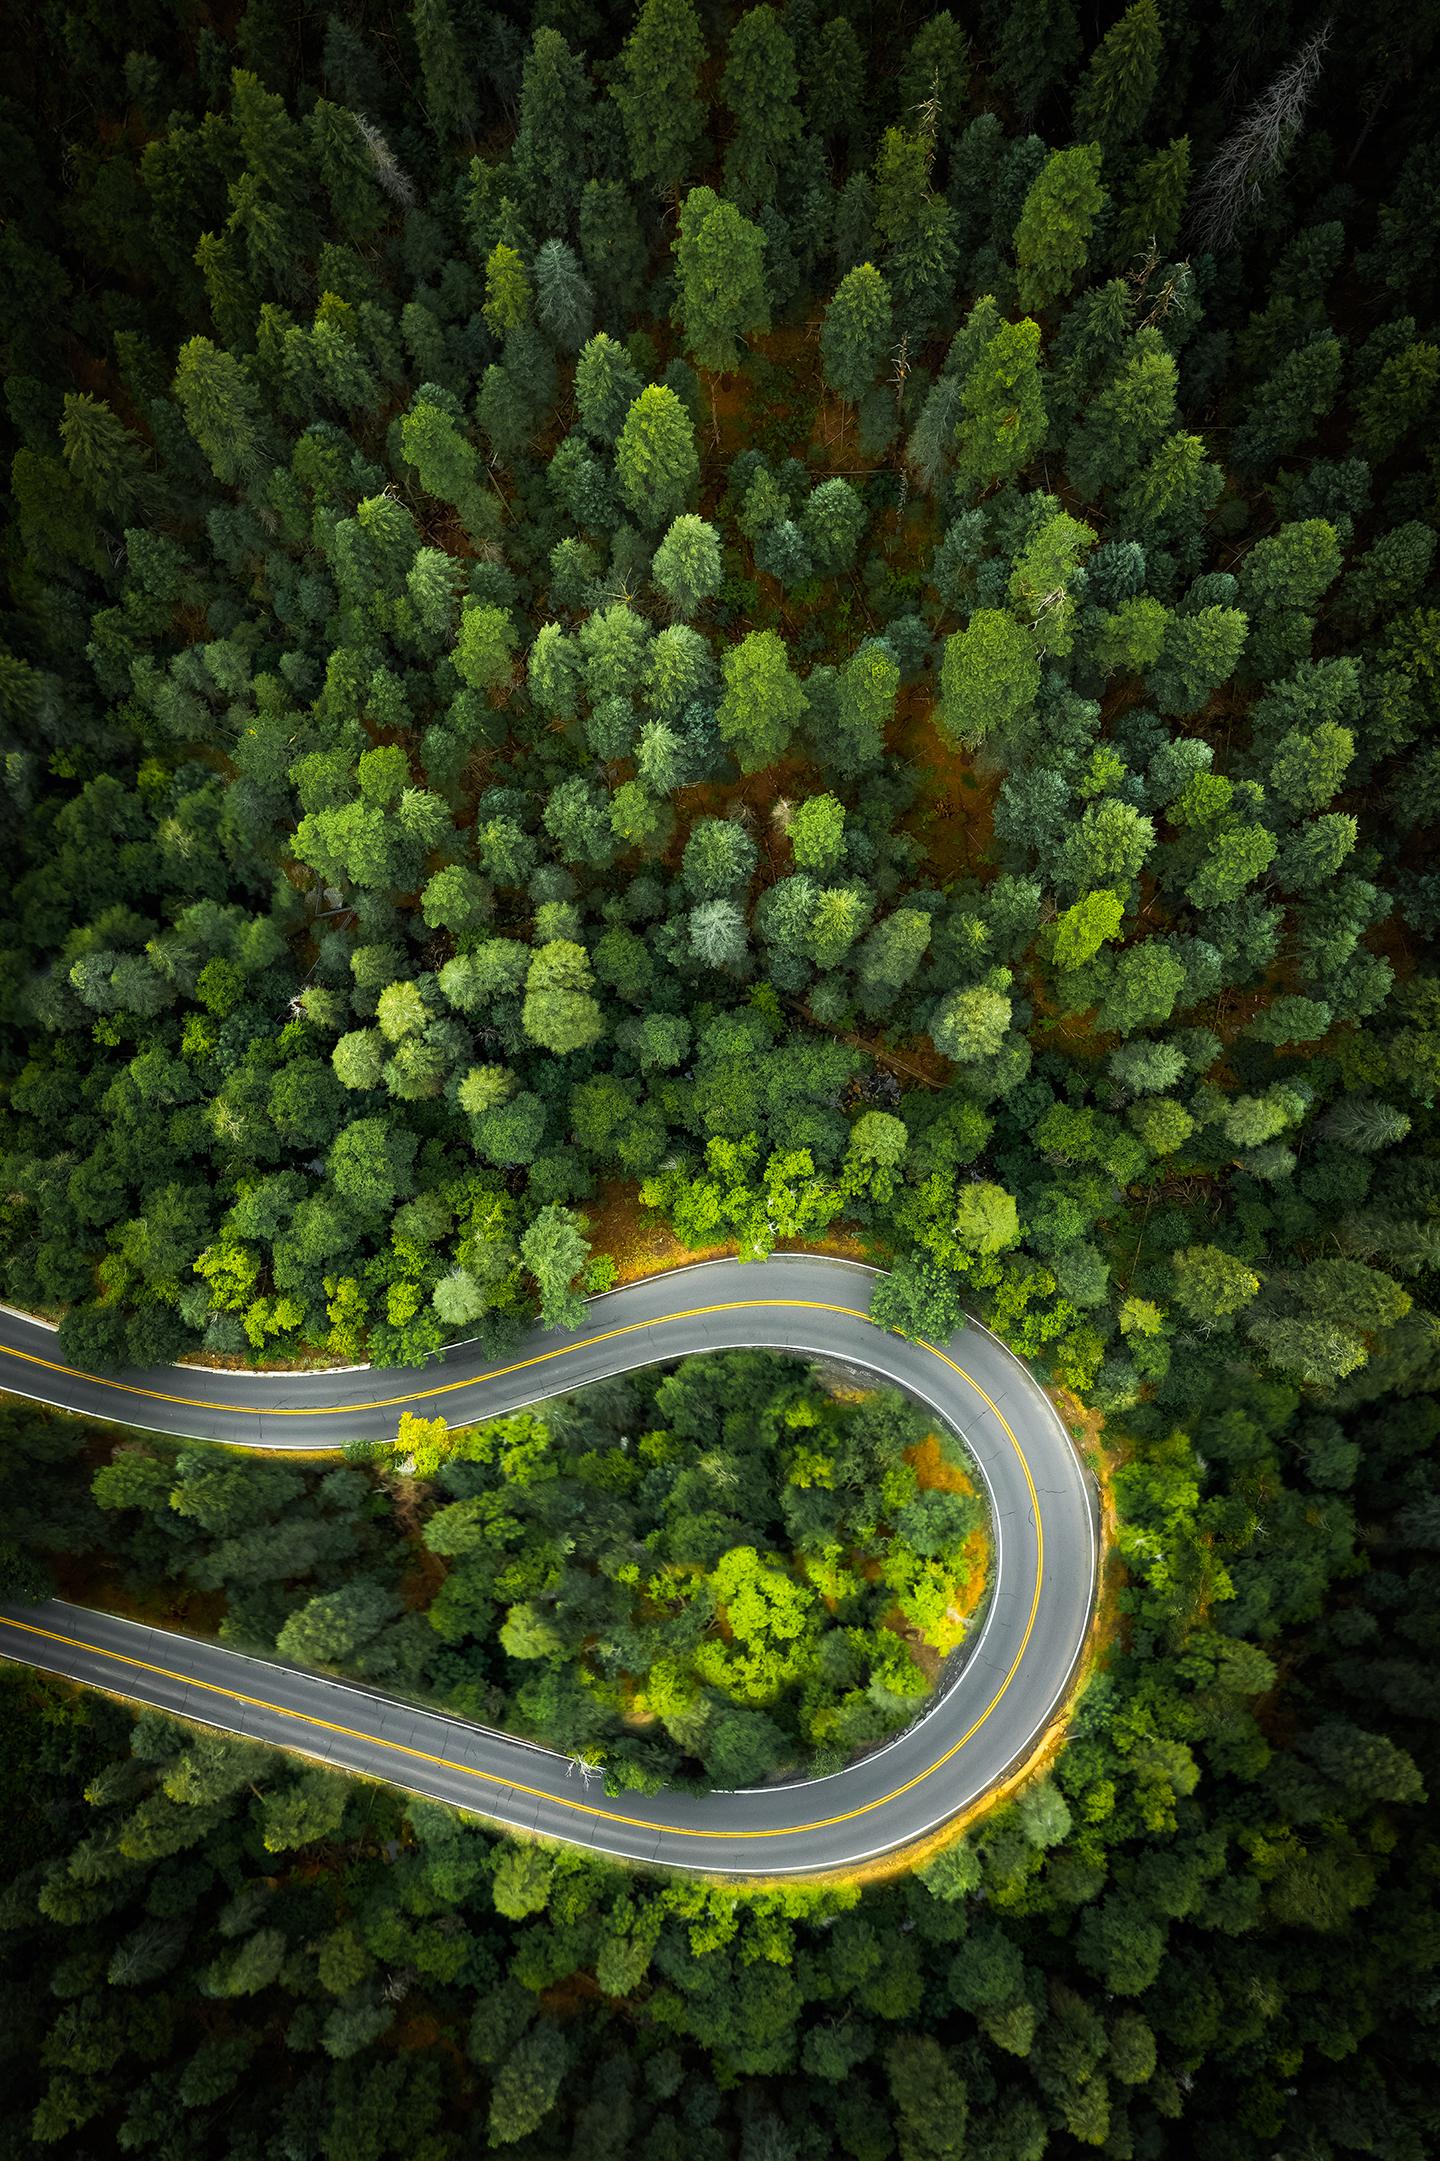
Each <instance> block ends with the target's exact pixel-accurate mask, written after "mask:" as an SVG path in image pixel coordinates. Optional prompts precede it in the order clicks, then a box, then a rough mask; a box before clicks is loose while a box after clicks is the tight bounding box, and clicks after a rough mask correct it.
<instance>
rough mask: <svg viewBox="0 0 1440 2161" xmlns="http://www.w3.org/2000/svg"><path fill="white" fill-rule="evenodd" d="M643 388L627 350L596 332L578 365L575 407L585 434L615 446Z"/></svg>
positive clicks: (576, 364)
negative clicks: (627, 416)
mask: <svg viewBox="0 0 1440 2161" xmlns="http://www.w3.org/2000/svg"><path fill="white" fill-rule="evenodd" d="M641 388H642V385H641V381H640V377H639V376H638V375H637V374H636V372H635V369H634V368H633V366H632V365H631V362H630V356H629V354H628V353H627V352H626V351H625V348H624V346H623V345H617V344H616V342H615V340H614V339H613V338H611V337H607V336H606V334H605V332H604V331H603V330H601V331H599V332H597V334H596V335H595V336H594V337H593V338H591V339H590V340H589V341H588V342H587V344H586V345H585V348H584V350H583V351H582V353H581V355H580V357H579V359H578V360H577V361H576V363H575V405H576V410H577V411H578V413H579V415H580V425H581V427H582V428H584V430H585V432H586V434H587V435H588V436H590V437H591V438H592V440H593V441H595V442H597V443H604V444H607V445H610V444H613V443H614V441H615V439H616V437H617V436H618V435H619V433H620V430H621V428H622V427H623V426H624V425H625V416H626V414H627V413H628V412H629V410H630V408H631V406H632V405H633V404H634V402H635V400H636V399H637V398H638V397H639V395H640V391H641Z"/></svg>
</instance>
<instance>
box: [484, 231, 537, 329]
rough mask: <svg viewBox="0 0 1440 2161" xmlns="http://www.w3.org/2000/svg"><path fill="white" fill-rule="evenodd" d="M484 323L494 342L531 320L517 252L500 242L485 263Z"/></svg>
mask: <svg viewBox="0 0 1440 2161" xmlns="http://www.w3.org/2000/svg"><path fill="white" fill-rule="evenodd" d="M485 320H486V322H487V323H488V324H489V326H490V328H491V330H492V331H493V332H494V334H495V336H496V337H497V338H503V337H504V336H505V333H506V332H507V331H509V330H518V329H519V328H520V327H521V325H522V324H524V323H528V322H529V320H530V279H529V277H528V275H527V274H526V270H525V265H524V263H523V262H522V261H521V259H520V256H519V255H518V253H517V252H516V250H515V249H514V248H511V247H507V246H506V245H505V243H504V242H503V241H500V242H498V243H497V244H496V246H495V247H493V248H492V249H491V250H490V254H489V256H488V257H487V259H486V263H485Z"/></svg>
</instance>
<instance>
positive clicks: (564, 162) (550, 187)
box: [513, 27, 592, 233]
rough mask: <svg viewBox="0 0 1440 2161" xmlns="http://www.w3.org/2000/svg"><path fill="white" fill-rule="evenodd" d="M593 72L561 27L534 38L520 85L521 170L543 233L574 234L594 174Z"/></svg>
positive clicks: (526, 196) (517, 138)
mask: <svg viewBox="0 0 1440 2161" xmlns="http://www.w3.org/2000/svg"><path fill="white" fill-rule="evenodd" d="M591 103H592V96H591V90H590V75H589V71H588V69H587V68H586V66H585V63H584V61H583V60H581V59H580V58H578V57H577V55H576V54H575V53H573V52H572V51H571V50H570V47H569V46H568V45H567V44H566V42H565V40H564V38H563V37H562V36H561V35H560V32H559V31H558V30H554V29H548V28H544V27H542V28H540V29H538V30H537V31H536V32H535V34H534V37H533V38H532V39H531V42H530V51H529V53H528V54H527V55H526V59H525V72H524V75H523V77H522V79H521V84H520V124H519V127H518V129H517V131H516V135H515V149H514V153H513V156H514V165H515V173H516V176H517V178H518V179H519V181H520V184H521V187H522V188H523V190H524V199H525V203H526V206H527V208H528V210H529V213H530V216H531V218H532V220H533V224H534V229H535V230H536V231H537V232H540V233H564V232H568V230H569V229H570V226H571V224H572V222H573V220H574V217H575V212H576V208H577V206H578V204H579V200H580V190H581V189H582V188H583V186H584V185H585V181H586V179H587V178H588V173H587V170H586V168H587V165H588V163H589V135H590V107H591Z"/></svg>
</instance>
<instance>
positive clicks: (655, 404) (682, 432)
mask: <svg viewBox="0 0 1440 2161" xmlns="http://www.w3.org/2000/svg"><path fill="white" fill-rule="evenodd" d="M615 474H616V478H617V479H618V480H619V483H620V493H621V495H622V496H623V497H624V499H625V503H626V506H627V507H628V509H629V510H630V511H631V513H632V515H633V516H634V517H636V518H637V519H638V520H639V522H640V524H641V525H642V526H649V527H652V528H653V527H656V526H661V525H667V524H669V522H670V521H671V520H672V519H673V518H676V517H678V516H679V514H680V513H681V511H683V510H684V508H685V506H686V503H687V501H688V500H689V498H690V497H691V496H692V495H693V494H694V492H695V488H696V486H697V484H698V482H699V479H700V460H699V457H698V456H697V455H696V450H695V430H694V428H693V427H692V426H691V424H690V416H689V414H688V413H687V412H686V410H685V408H684V406H683V405H682V404H681V403H680V400H679V399H678V398H677V397H676V395H675V393H674V391H673V390H669V389H667V388H666V387H665V385H664V384H663V383H651V384H650V385H649V387H648V388H647V389H645V390H642V391H641V393H640V395H639V397H638V398H636V400H635V402H634V403H633V405H632V406H631V407H630V410H629V412H628V413H627V414H626V416H625V424H624V426H623V427H622V428H621V430H620V439H619V441H618V442H617V443H616V445H615Z"/></svg>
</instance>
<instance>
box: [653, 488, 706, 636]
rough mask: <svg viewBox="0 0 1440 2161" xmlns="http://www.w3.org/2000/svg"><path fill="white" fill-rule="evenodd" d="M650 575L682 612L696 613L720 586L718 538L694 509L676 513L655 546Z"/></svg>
mask: <svg viewBox="0 0 1440 2161" xmlns="http://www.w3.org/2000/svg"><path fill="white" fill-rule="evenodd" d="M651 575H652V576H653V577H654V580H655V583H656V584H657V585H658V586H659V588H660V590H661V592H662V593H663V594H664V595H665V597H666V599H667V600H668V601H670V603H671V604H672V606H673V607H675V608H676V609H677V610H678V611H679V613H680V614H681V615H695V614H697V613H698V612H699V610H700V609H701V608H702V607H703V606H704V604H705V602H706V601H707V600H709V599H711V598H712V597H713V596H714V595H715V594H716V593H717V592H718V591H719V590H720V575H721V565H720V539H719V535H718V534H717V533H716V531H715V528H714V526H713V525H709V524H707V523H706V521H705V520H704V519H703V518H697V517H696V516H694V514H693V513H687V514H686V515H684V516H683V517H678V518H676V519H675V520H674V522H673V523H672V525H671V526H670V529H669V531H668V532H667V533H666V535H665V538H664V539H663V540H662V541H661V543H660V545H659V547H658V548H657V549H656V550H655V557H654V561H653V562H652V564H651Z"/></svg>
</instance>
